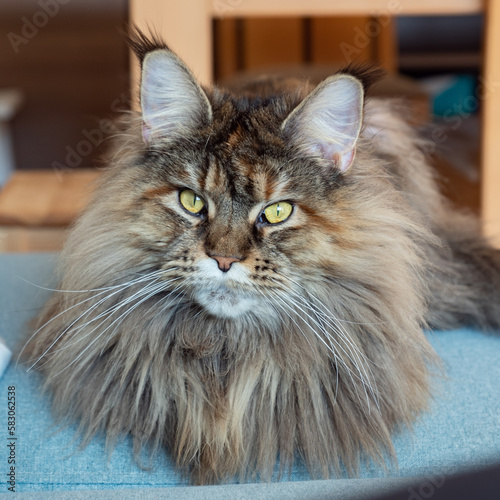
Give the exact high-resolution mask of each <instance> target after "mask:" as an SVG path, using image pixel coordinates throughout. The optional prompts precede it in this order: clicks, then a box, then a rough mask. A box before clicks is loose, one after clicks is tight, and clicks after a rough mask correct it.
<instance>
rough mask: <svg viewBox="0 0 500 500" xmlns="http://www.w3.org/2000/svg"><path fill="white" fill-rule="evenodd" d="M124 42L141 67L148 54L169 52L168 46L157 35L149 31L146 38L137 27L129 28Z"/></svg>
mask: <svg viewBox="0 0 500 500" xmlns="http://www.w3.org/2000/svg"><path fill="white" fill-rule="evenodd" d="M125 40H126V42H127V43H128V45H129V47H130V48H131V49H132V51H133V52H134V54H135V55H136V56H137V59H139V62H140V63H141V67H142V63H143V61H144V58H145V57H146V54H147V53H148V52H153V51H155V50H161V49H165V50H170V49H169V47H168V45H167V44H166V43H165V41H164V40H163V39H162V38H161V36H160V35H159V34H158V33H156V32H154V31H152V30H150V32H149V36H148V35H146V34H144V32H143V31H141V30H140V29H139V28H138V27H137V26H132V27H131V28H130V30H129V31H128V32H127V33H126V34H125Z"/></svg>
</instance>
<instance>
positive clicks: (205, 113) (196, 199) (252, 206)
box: [106, 33, 373, 318]
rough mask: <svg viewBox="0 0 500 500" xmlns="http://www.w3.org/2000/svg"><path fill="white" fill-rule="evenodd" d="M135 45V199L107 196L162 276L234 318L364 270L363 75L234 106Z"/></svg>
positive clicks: (176, 63)
mask: <svg viewBox="0 0 500 500" xmlns="http://www.w3.org/2000/svg"><path fill="white" fill-rule="evenodd" d="M133 48H134V49H135V51H136V53H137V54H138V55H139V58H140V60H141V69H142V73H141V75H142V76H141V86H140V104H141V132H142V140H141V146H140V147H141V150H140V154H139V155H138V156H137V158H136V160H135V165H133V166H131V167H129V168H128V169H123V170H124V171H123V172H122V173H120V175H122V179H123V178H126V179H128V180H127V182H128V183H129V186H130V188H129V189H128V190H127V193H124V192H123V189H122V191H121V192H119V191H116V195H113V194H112V193H113V191H112V189H110V190H109V191H108V192H107V193H106V196H119V197H120V200H119V201H117V202H116V203H115V204H114V210H118V213H119V214H121V216H122V218H123V220H125V221H126V224H127V231H128V233H129V235H130V239H129V240H128V244H129V245H131V246H133V247H134V248H140V249H141V251H142V252H144V255H145V256H147V258H148V259H149V260H151V259H152V260H154V261H155V262H156V265H157V266H158V267H161V268H163V269H164V270H165V273H164V275H163V277H164V278H165V279H175V280H177V281H176V282H175V285H176V286H177V287H178V289H179V290H181V291H182V292H183V293H184V294H185V297H187V298H189V300H193V301H194V302H195V303H197V304H198V305H199V306H202V308H204V309H205V310H206V311H208V312H209V313H210V314H212V315H214V316H217V317H226V318H227V317H233V318H234V317H239V316H241V315H244V314H246V313H251V312H255V311H264V312H265V313H269V314H273V311H275V309H276V308H285V312H286V308H288V307H289V305H290V303H293V296H294V294H296V295H297V294H298V295H302V291H303V289H304V287H305V286H307V287H309V288H310V287H311V286H313V285H312V284H314V283H319V282H321V281H324V280H332V279H333V278H336V277H342V276H344V277H349V276H350V275H351V274H352V275H353V276H354V275H356V274H359V272H360V270H361V269H362V268H363V267H364V268H366V267H367V264H366V262H365V260H366V259H365V254H364V253H363V252H366V241H365V236H364V235H363V232H362V231H360V228H361V229H362V227H363V225H367V223H366V221H363V220H361V219H360V218H359V217H360V215H362V216H363V217H364V216H366V214H362V212H363V211H366V210H365V208H366V207H365V208H363V203H361V204H360V203H359V200H358V201H355V200H354V198H355V196H353V190H354V189H356V190H358V191H359V190H360V191H361V192H359V193H358V194H357V196H358V197H359V196H361V197H363V196H364V195H363V193H362V188H360V187H359V186H358V187H355V188H353V176H354V177H355V176H356V175H358V176H359V172H356V168H355V166H354V164H355V163H356V161H357V160H356V148H357V145H358V138H359V135H360V130H361V127H362V119H363V101H364V90H365V89H364V87H365V86H366V85H367V83H369V82H368V80H369V77H368V73H362V72H359V73H358V74H356V72H353V71H351V73H349V72H340V73H338V74H336V75H334V76H332V77H329V78H327V79H326V80H325V81H323V82H322V83H321V84H319V85H318V86H317V87H316V88H311V87H307V85H303V86H302V87H300V86H299V87H297V88H296V89H294V90H292V91H288V92H283V91H282V90H281V87H280V86H279V85H277V86H276V87H275V91H274V92H273V91H272V90H271V91H269V86H268V87H267V90H266V93H265V95H259V96H258V95H255V96H254V97H253V96H251V95H250V94H248V93H247V94H245V97H238V96H237V95H234V94H230V93H228V92H225V91H224V90H221V89H217V88H214V89H204V88H203V87H202V86H201V85H200V84H199V83H198V82H197V80H196V78H195V77H194V75H193V74H192V72H191V71H190V70H189V69H188V68H187V67H186V66H185V64H184V63H183V62H182V61H181V60H180V59H179V57H178V56H177V55H176V54H175V53H173V52H172V51H170V50H169V49H168V48H167V47H166V46H164V45H163V44H162V43H161V42H152V41H150V40H147V39H146V38H145V37H144V36H143V35H142V34H140V33H139V34H138V35H136V36H135V38H134V39H133ZM254 87H255V86H254ZM257 87H258V85H257ZM352 171H354V173H351V172H352ZM356 226H358V231H356V230H354V229H355V228H356ZM358 251H359V252H358ZM367 271H368V269H367ZM372 271H373V270H371V271H369V272H368V274H367V276H368V275H370V272H372ZM283 291H285V292H286V293H285V294H283ZM283 297H288V298H287V299H286V300H289V301H290V302H289V303H285V304H282V303H280V301H283Z"/></svg>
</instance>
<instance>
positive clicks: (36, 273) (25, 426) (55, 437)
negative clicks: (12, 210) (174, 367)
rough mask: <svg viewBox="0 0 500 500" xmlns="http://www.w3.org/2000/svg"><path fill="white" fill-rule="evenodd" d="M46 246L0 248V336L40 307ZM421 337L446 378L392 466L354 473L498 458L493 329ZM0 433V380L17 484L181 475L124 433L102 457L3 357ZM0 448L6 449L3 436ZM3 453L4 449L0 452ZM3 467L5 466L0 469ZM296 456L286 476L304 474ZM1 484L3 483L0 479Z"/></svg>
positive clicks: (498, 367) (159, 483)
mask: <svg viewBox="0 0 500 500" xmlns="http://www.w3.org/2000/svg"><path fill="white" fill-rule="evenodd" d="M55 259H56V257H55V256H54V255H50V254H24V255H22V254H18V255H0V287H1V289H0V336H1V337H3V338H4V340H5V341H6V344H7V345H8V346H9V347H10V348H11V349H17V348H18V346H19V345H20V343H21V342H22V339H23V336H24V335H25V333H26V332H27V331H28V327H27V322H28V321H29V320H30V319H31V318H32V317H33V316H34V315H35V314H37V312H38V311H39V310H40V308H41V307H43V305H44V302H45V300H46V299H47V297H48V296H49V294H50V292H47V291H45V290H41V289H39V288H37V287H36V286H33V285H32V284H30V283H27V282H26V281H23V279H24V280H28V281H30V282H32V283H35V284H36V285H40V286H47V287H50V286H54V284H55V281H56V277H55V276H54V272H53V266H54V263H55ZM429 338H430V341H431V343H432V344H433V346H434V347H435V349H436V351H437V352H438V354H439V355H440V356H441V357H442V359H443V361H444V364H445V367H446V375H447V378H446V380H444V381H441V382H439V383H437V384H436V391H435V399H434V402H433V404H432V407H431V410H430V411H429V412H428V413H427V414H425V415H424V416H423V417H422V418H421V420H420V421H419V422H417V424H416V425H415V428H414V429H413V432H409V431H408V432H403V433H401V434H400V435H398V436H396V437H395V441H394V443H395V448H396V451H397V456H398V461H399V468H396V467H395V466H391V467H390V468H389V471H388V473H387V472H385V471H384V470H383V469H381V468H378V467H375V466H367V467H365V468H364V469H363V471H362V476H363V477H384V476H386V475H391V476H401V477H409V476H431V475H435V474H445V473H453V472H457V471H460V470H462V469H464V468H473V467H479V466H484V465H487V464H491V463H494V462H500V388H499V387H500V386H499V383H498V381H499V380H500V362H499V360H500V335H487V334H483V333H480V332H478V331H474V330H468V329H463V330H456V331H452V332H431V333H429ZM0 386H1V392H0V394H1V396H0V397H1V408H0V435H1V436H2V438H3V441H4V443H5V442H6V441H7V438H8V436H7V387H8V386H15V393H16V437H17V441H16V450H15V452H16V483H17V487H16V490H17V491H34V490H71V489H95V488H127V487H144V486H149V487H165V486H177V485H181V484H185V483H183V482H182V481H181V478H180V477H179V476H178V474H177V473H176V472H175V471H174V469H173V467H172V464H171V462H170V461H169V459H168V457H166V456H159V457H158V458H157V460H156V461H155V463H154V466H153V469H152V470H150V471H148V470H143V469H141V468H139V467H138V466H137V465H136V464H135V463H134V461H133V457H132V447H131V443H130V441H129V440H128V439H125V440H124V441H123V442H121V443H120V444H119V445H118V446H117V448H115V450H114V452H113V453H112V455H111V458H110V459H109V461H108V457H107V454H106V451H105V448H104V442H103V439H102V438H96V439H94V440H93V441H92V442H91V443H90V445H89V446H88V447H87V448H85V449H84V450H79V449H78V441H75V439H74V429H75V428H68V429H65V430H63V431H61V432H57V433H54V424H53V421H52V418H51V413H50V402H49V400H48V398H47V397H43V396H41V395H40V377H39V376H38V375H37V374H35V373H31V372H30V373H26V371H25V367H22V366H17V367H16V366H15V362H13V363H11V365H10V366H9V368H8V369H7V371H6V373H5V374H4V376H3V377H2V379H1V380H0ZM3 446H4V451H5V449H6V448H5V445H3ZM2 457H3V458H2ZM0 470H1V471H2V474H4V473H5V472H6V471H7V470H8V464H7V454H6V453H1V454H0ZM3 477H5V476H3ZM308 478H309V477H308V474H307V472H306V470H305V468H304V467H302V466H301V465H300V464H297V465H296V466H295V467H294V469H293V472H292V476H291V478H290V479H291V480H294V481H298V480H306V479H308ZM2 483H3V484H4V486H3V487H2V489H0V491H6V483H5V482H4V480H2Z"/></svg>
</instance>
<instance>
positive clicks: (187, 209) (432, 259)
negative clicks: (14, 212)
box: [26, 34, 500, 483]
mask: <svg viewBox="0 0 500 500" xmlns="http://www.w3.org/2000/svg"><path fill="white" fill-rule="evenodd" d="M133 46H134V48H135V50H136V52H137V53H138V55H139V57H140V59H141V62H142V64H143V80H142V95H141V101H142V109H143V114H142V119H141V120H135V119H134V118H132V119H131V120H130V125H129V128H128V130H127V132H126V133H124V134H123V136H122V138H121V139H120V140H119V141H120V142H119V144H118V145H117V149H116V153H115V155H114V157H113V158H112V160H110V164H109V167H110V168H109V170H108V171H107V172H106V173H105V174H104V175H103V179H102V182H101V184H100V186H99V187H98V189H97V190H96V193H95V195H94V199H93V201H92V203H91V204H90V206H89V207H88V208H87V209H86V211H85V213H84V214H83V216H82V217H81V218H80V220H79V221H78V222H77V224H76V226H75V228H74V229H73V231H72V233H71V235H70V237H69V240H68V242H67V244H66V247H65V250H64V252H63V256H62V266H61V270H62V279H61V284H60V288H61V290H67V291H68V292H60V293H56V294H55V295H54V297H53V299H52V301H51V304H50V309H49V311H48V313H47V314H45V315H44V317H42V318H41V319H40V330H39V331H38V332H37V333H36V335H34V337H33V338H32V339H31V340H30V341H29V343H28V345H27V348H26V352H27V353H28V354H29V356H28V357H29V358H30V359H31V361H32V363H34V364H35V365H34V366H35V367H36V368H37V369H39V370H40V371H41V372H43V373H44V374H45V375H46V376H47V385H48V387H49V388H50V389H51V391H52V392H53V397H54V409H55V412H56V414H58V415H60V416H62V417H71V418H76V419H78V420H79V421H80V423H81V429H82V432H83V433H84V435H85V436H86V437H87V438H88V437H91V436H93V435H94V434H96V433H98V432H101V431H104V432H106V434H107V437H108V439H109V440H110V442H113V441H114V440H115V439H116V438H118V437H119V436H121V435H124V434H127V433H131V434H132V436H133V437H134V443H135V446H136V451H139V450H140V449H141V448H142V447H144V446H146V445H148V446H149V445H151V446H152V448H157V447H161V446H166V447H167V449H168V450H169V452H170V453H171V454H172V456H173V457H174V459H175V460H176V461H177V464H178V465H179V467H180V469H181V470H183V471H184V472H187V473H189V474H190V475H191V478H192V480H193V481H194V482H197V483H211V482H219V481H224V480H228V479H230V478H231V477H233V476H235V475H237V476H238V475H239V476H240V477H242V478H249V477H252V476H253V475H255V474H260V477H261V478H264V479H266V478H270V477H271V475H272V473H273V470H274V467H275V464H276V461H277V458H278V456H279V461H280V465H281V467H282V469H283V470H286V468H287V467H288V466H290V464H291V463H292V461H293V459H294V457H297V456H298V455H301V456H302V457H303V459H304V460H305V462H306V464H307V465H308V467H309V468H310V470H311V472H312V473H313V475H322V476H325V477H326V476H328V475H329V474H331V473H332V472H335V471H337V470H338V469H339V467H340V466H341V465H342V464H344V465H345V466H346V467H347V469H348V470H349V471H351V472H353V471H355V470H356V467H357V464H358V463H359V460H360V459H361V458H362V457H363V456H365V455H368V456H371V457H373V458H375V459H382V458H383V455H384V454H385V453H386V452H389V453H390V451H391V433H393V432H395V431H396V430H397V429H398V428H400V427H401V426H404V425H410V424H411V423H412V421H413V420H414V419H415V417H416V416H417V415H418V414H419V413H420V412H421V411H423V410H424V409H425V408H426V406H427V403H428V400H429V396H430V378H431V374H432V371H433V367H435V366H436V365H437V364H438V361H437V360H436V356H435V354H434V353H433V351H432V349H431V347H430V346H429V344H428V343H427V340H426V338H425V336H424V334H423V332H422V328H423V327H425V326H426V325H430V326H433V327H438V328H449V327H455V326H459V325H462V324H467V323H474V324H478V325H480V326H483V327H488V328H496V327H498V326H499V323H500V307H499V306H498V303H499V300H498V299H499V298H500V297H499V293H500V257H499V255H498V253H497V251H496V250H493V249H492V248H490V247H489V246H488V245H487V244H486V243H485V242H484V240H483V239H482V238H481V236H480V235H479V231H478V228H477V223H476V221H475V219H473V218H472V217H469V216H466V215H462V214H460V213H457V212H456V211H454V210H453V209H452V208H451V207H449V206H448V204H447V203H445V202H444V200H443V198H442V197H441V195H440V194H439V192H438V189H437V187H436V184H435V181H434V179H433V175H432V172H431V169H430V167H429V166H428V165H427V163H426V160H425V157H424V156H423V155H422V153H421V152H420V147H421V145H422V142H421V139H419V137H418V136H417V135H416V134H415V132H414V131H413V130H412V129H411V127H410V126H409V125H408V124H407V123H406V122H405V121H404V120H403V119H402V118H401V116H400V115H399V114H398V113H397V112H396V110H395V109H393V106H392V105H391V104H390V103H386V102H382V101H376V100H373V101H367V102H366V103H365V105H364V111H363V89H362V84H361V83H360V82H361V80H362V81H363V83H364V84H365V85H366V86H368V84H369V81H368V80H369V74H368V73H363V72H360V71H356V72H354V74H352V75H350V74H339V75H336V76H334V77H332V78H330V79H327V80H326V81H325V82H323V83H322V84H321V85H320V86H319V87H317V88H316V89H313V88H312V87H309V86H307V85H306V84H300V85H299V86H296V85H294V84H293V82H284V83H283V82H282V83H276V84H271V83H269V82H264V83H262V85H259V84H255V85H254V86H253V87H252V88H248V89H246V90H245V91H244V92H243V93H242V95H243V97H238V96H236V95H232V96H231V95H228V94H226V93H224V92H223V91H221V90H218V89H209V90H202V89H201V87H199V85H198V84H197V83H196V81H195V80H194V78H193V77H192V75H191V74H190V73H189V71H188V70H187V69H186V68H185V67H184V66H183V65H182V63H181V62H180V61H179V60H178V59H177V58H176V56H174V55H173V54H172V53H171V52H169V51H168V50H167V49H166V48H165V47H164V46H163V45H162V44H161V42H156V44H155V43H152V42H149V41H147V40H146V39H145V38H144V37H143V36H142V35H140V34H138V35H136V37H135V38H134V40H133ZM285 87H286V89H287V90H286V92H285V93H283V88H285ZM257 96H259V97H257ZM306 96H308V97H307V98H306ZM363 116H364V118H363ZM141 126H142V134H141ZM361 127H362V128H361ZM354 153H355V154H354ZM278 205H279V206H278ZM70 291H71V292H70Z"/></svg>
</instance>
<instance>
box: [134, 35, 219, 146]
mask: <svg viewBox="0 0 500 500" xmlns="http://www.w3.org/2000/svg"><path fill="white" fill-rule="evenodd" d="M128 39H129V43H130V46H131V48H132V49H133V50H134V52H135V53H136V54H137V56H138V57H139V59H140V61H141V66H142V74H141V91H140V100H141V109H142V118H143V127H142V131H143V132H142V135H143V138H144V141H145V142H146V143H149V142H151V141H153V140H155V139H157V138H161V139H176V138H180V137H185V136H187V135H189V134H190V133H193V131H194V130H195V129H196V128H198V127H200V126H203V125H206V124H207V123H209V122H210V120H211V118H212V108H211V105H210V102H209V100H208V97H207V95H206V94H205V92H204V91H203V89H202V88H201V86H200V84H199V83H198V82H197V81H196V78H195V77H194V75H193V74H192V73H191V71H190V70H189V68H188V67H187V66H186V65H185V64H184V63H183V62H182V61H181V59H180V58H179V57H178V56H177V55H176V54H175V53H174V52H172V51H171V50H170V49H169V48H168V47H167V45H166V44H165V42H163V40H161V38H160V37H158V36H157V35H152V37H151V38H148V37H147V36H146V35H144V33H143V32H142V31H140V30H139V29H138V28H135V29H134V30H133V31H132V32H131V34H130V35H129V37H128Z"/></svg>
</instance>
